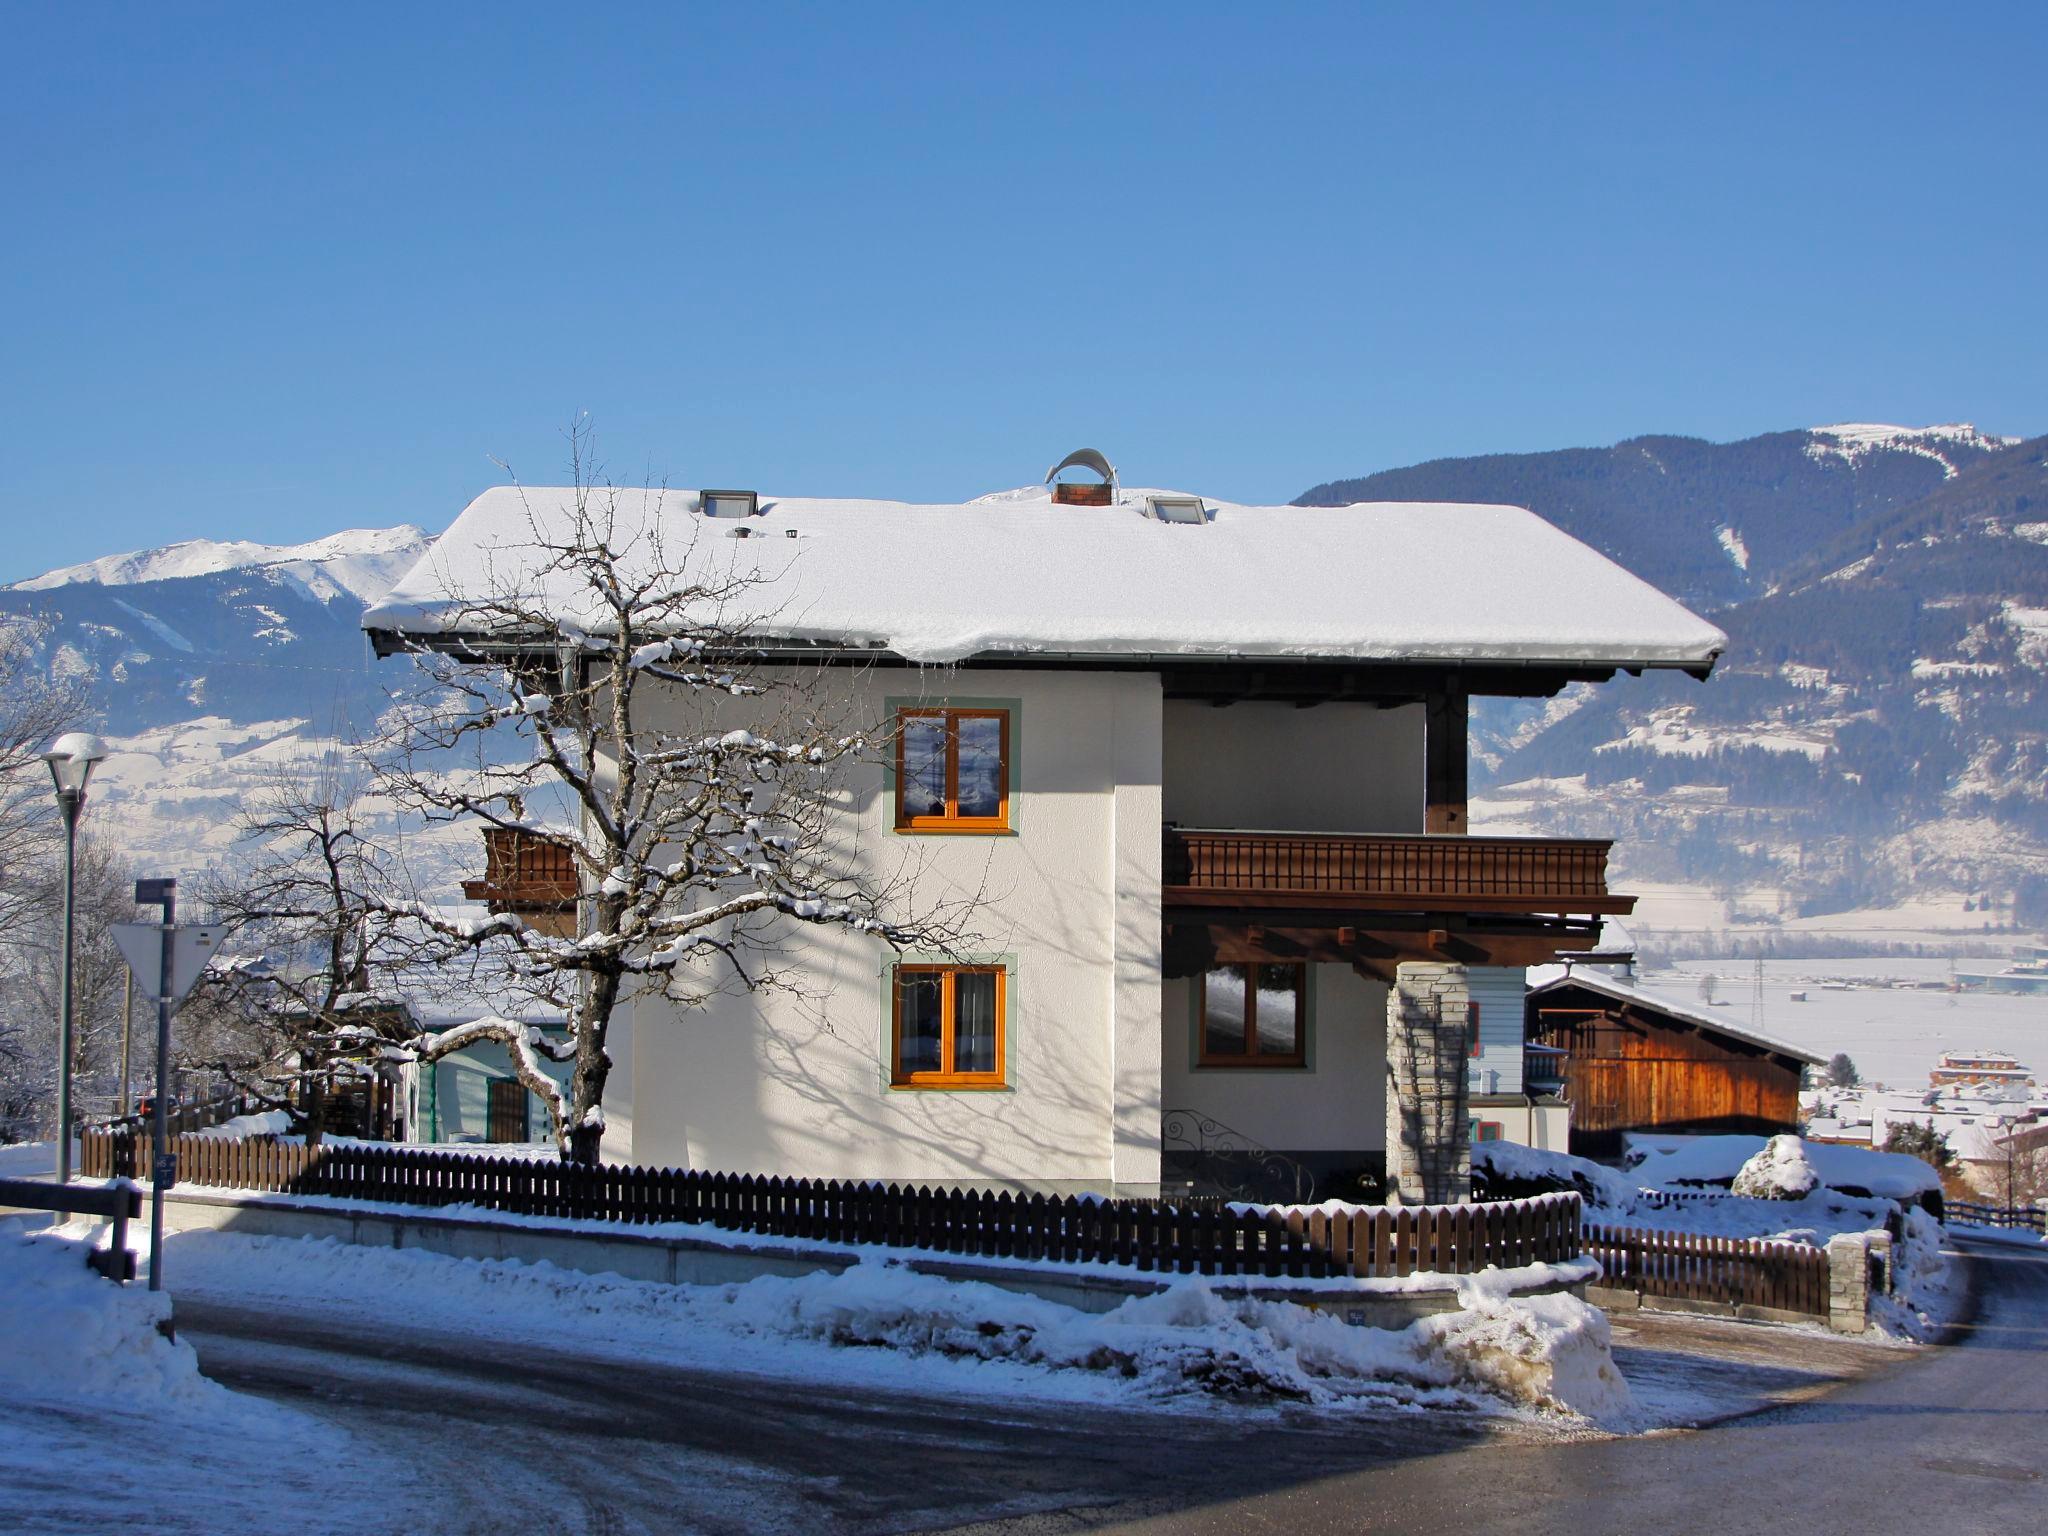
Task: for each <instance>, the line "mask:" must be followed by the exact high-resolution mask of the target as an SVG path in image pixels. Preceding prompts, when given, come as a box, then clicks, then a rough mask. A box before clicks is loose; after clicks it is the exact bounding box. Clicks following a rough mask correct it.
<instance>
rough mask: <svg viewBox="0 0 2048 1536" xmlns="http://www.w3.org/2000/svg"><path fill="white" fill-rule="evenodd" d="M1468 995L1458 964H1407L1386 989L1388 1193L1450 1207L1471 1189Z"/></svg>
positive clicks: (1405, 1201)
mask: <svg viewBox="0 0 2048 1536" xmlns="http://www.w3.org/2000/svg"><path fill="white" fill-rule="evenodd" d="M1471 1003H1472V995H1471V992H1470V990H1469V989H1468V987H1467V985H1466V979H1465V968H1464V967H1463V966H1462V965H1438V964H1433V963H1430V964H1421V963H1407V964H1403V965H1401V966H1400V967H1399V968H1398V969H1397V971H1396V973H1395V979H1394V985H1393V986H1391V987H1389V988H1388V989H1387V1198H1388V1200H1389V1201H1390V1202H1392V1203H1394V1204H1401V1205H1418V1204H1419V1205H1456V1204H1458V1203H1460V1202H1462V1201H1464V1200H1467V1199H1469V1198H1470V1197H1471V1193H1472V1141H1471V1127H1470V1124H1469V1122H1468V1120H1467V1118H1466V1116H1467V1110H1468V1097H1469V1092H1470V1090H1469V1086H1468V1082H1467V1079H1468V1077H1469V1074H1470V1070H1471V1069H1470V1065H1469V1063H1470V1060H1471V1054H1470V1053H1471V1039H1472V1035H1471V1017H1472V1010H1471Z"/></svg>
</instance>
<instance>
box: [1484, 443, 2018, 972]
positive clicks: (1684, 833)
mask: <svg viewBox="0 0 2048 1536" xmlns="http://www.w3.org/2000/svg"><path fill="white" fill-rule="evenodd" d="M1887 431H1889V429H1878V428H1858V429H1850V428H1836V429H1830V432H1831V433H1833V434H1836V436H1835V437H1834V439H1833V440H1834V441H1836V442H1837V443H1840V444H1845V445H1847V446H1846V447H1845V448H1844V455H1845V456H1850V455H1853V454H1854V453H1856V452H1861V451H1866V450H1867V451H1871V452H1876V451H1884V449H1885V446H1886V442H1888V440H1887V439H1885V438H1884V433H1885V432H1887ZM1964 431H1965V429H1960V428H1958V429H1928V430H1927V431H1926V432H1922V433H1915V434H1911V437H1912V438H1913V440H1914V442H1915V443H1916V444H1917V445H1919V446H1922V447H1926V448H1927V449H1928V451H1929V452H1937V451H1939V452H1944V453H1945V452H1948V451H1949V450H1950V449H1952V448H1953V447H1954V445H1955V444H1956V443H1957V442H1964V443H1971V442H1975V441H1978V440H1979V439H1978V438H1976V437H1975V436H1974V435H1970V436H1961V435H1959V434H1962V433H1964ZM1944 432H1946V433H1949V434H1951V435H1950V436H1946V437H1943V436H1939V435H1937V434H1940V433H1944ZM1859 433H1860V434H1862V436H1858V435H1857V434H1859ZM1815 436H1816V440H1817V441H1819V440H1820V439H1821V437H1822V436H1823V435H1822V434H1816V435H1815ZM1892 446H1894V447H1895V446H1896V445H1895V444H1894V445H1892ZM2044 508H2048V439H2036V440H2034V441H2032V442H2026V443H2021V444H2018V445H2016V446H2013V447H2011V448H2008V449H2004V450H2002V451H2000V452H1998V453H1996V454H1994V455H1991V456H1988V457H1979V458H1977V459H1976V460H1975V462H1973V463H1967V464H1965V467H1963V468H1961V469H1958V470H1956V471H1955V472H1954V473H1952V474H1945V475H1944V476H1943V478H1941V479H1940V481H1939V482H1938V483H1937V484H1936V486H1935V488H1934V489H1933V490H1932V491H1931V492H1930V493H1929V494H1928V495H1926V496H1923V497H1921V498H1918V499H1916V500H1913V501H1910V502H1906V503H1901V504H1898V505H1895V506H1891V507H1887V508H1885V509H1883V510H1881V511H1879V512H1877V513H1875V514H1873V515H1872V516H1871V517H1869V518H1867V519H1865V520H1864V521H1863V522H1862V523H1860V524H1858V525H1857V526H1856V527H1854V528H1851V529H1849V530H1846V531H1844V532H1843V533H1841V534H1839V535H1837V536H1835V537H1833V538H1831V539H1828V540H1826V541H1824V542H1823V543H1821V544H1819V545H1817V546H1815V547H1813V548H1811V549H1809V550H1808V551H1806V552H1805V553H1804V554H1803V555H1802V556H1800V557H1798V558H1795V559H1792V560H1789V561H1781V562H1780V563H1779V564H1778V565H1777V566H1776V568H1775V569H1774V570H1773V571H1772V572H1771V573H1770V580H1769V584H1768V585H1767V586H1766V587H1765V588H1764V590H1762V591H1761V592H1759V593H1758V594H1757V595H1755V596H1753V597H1751V598H1750V599H1748V600H1747V601H1744V602H1740V603H1736V604H1734V605H1732V606H1728V607H1723V608H1720V609H1718V610H1716V611H1715V612H1714V615H1713V617H1714V619H1715V621H1716V622H1717V623H1719V624H1720V625H1721V626H1722V627H1723V628H1724V629H1726V630H1727V631H1728V634H1729V637H1730V644H1729V649H1728V652H1727V654H1726V656H1725V657H1724V658H1723V661H1722V663H1721V666H1720V667H1719V668H1718V669H1717V671H1716V673H1715V676H1714V678H1713V679H1712V680H1711V681H1710V682H1708V683H1707V684H1705V685H1704V686H1697V687H1672V686H1670V685H1669V684H1668V683H1667V682H1665V681H1663V680H1655V679H1636V680H1629V679H1622V680H1617V681H1616V682H1615V683H1613V684H1611V685H1608V686H1606V687H1603V688H1599V689H1592V690H1577V691H1574V692H1573V693H1571V694H1568V695H1566V696H1565V697H1564V698H1563V699H1560V700H1554V701H1549V702H1548V704H1547V705H1546V706H1544V707H1542V708H1540V709H1539V708H1538V707H1536V706H1530V705H1524V706H1518V707H1513V708H1509V709H1505V710H1503V709H1499V708H1498V707H1495V708H1492V709H1490V710H1489V711H1488V712H1487V713H1486V715H1485V717H1484V725H1483V735H1484V739H1483V741H1482V742H1481V743H1480V748H1481V761H1482V763H1483V764H1484V765H1485V768H1486V770H1487V772H1486V779H1487V780H1488V784H1487V787H1486V788H1485V789H1484V791H1483V796H1484V804H1483V806H1481V807H1476V808H1475V812H1474V826H1475V829H1477V828H1478V827H1479V826H1480V825H1481V824H1482V821H1484V823H1485V824H1486V825H1487V826H1488V827H1489V828H1490V829H1494V830H1509V829H1513V830H1521V831H1530V832H1575V833H1584V834H1594V835H1609V836H1616V837H1619V838H1620V839H1622V843H1621V847H1620V848H1619V849H1618V850H1617V856H1618V860H1619V863H1620V866H1621V868H1622V870H1623V872H1624V879H1625V881H1627V882H1630V883H1632V885H1633V886H1636V887H1640V886H1641V885H1642V884H1643V883H1644V882H1651V883H1655V882H1670V883H1673V884H1675V885H1681V886H1690V887H1693V888H1695V889H1701V888H1704V889H1706V890H1711V891H1713V892H1715V893H1716V895H1717V904H1718V905H1719V906H1720V907H1721V908H1722V909H1723V916H1722V918H1721V919H1720V920H1721V921H1727V920H1728V917H1727V913H1728V912H1729V911H1734V910H1745V909H1746V911H1747V912H1748V914H1749V916H1750V918H1751V919H1752V920H1753V921H1754V922H1756V923H1761V924H1763V925H1764V926H1770V925H1771V924H1779V923H1782V924H1784V925H1786V927H1787V930H1788V931H1789V930H1790V928H1791V927H1792V926H1794V925H1799V924H1810V923H1812V922H1813V921H1816V920H1820V919H1826V918H1830V917H1842V918H1843V920H1844V921H1845V923H1847V925H1848V926H1859V925H1860V926H1868V927H1871V928H1872V929H1873V930H1877V929H1887V928H1888V929H1889V930H1890V931H1891V932H1893V933H1894V934H1897V935H1906V934H1910V933H1915V932H1919V933H1924V932H1927V931H1930V930H1933V929H1942V930H1947V931H1949V932H1952V933H1958V934H1964V933H1974V934H1976V935H1979V936H1981V937H1984V938H1986V939H1990V938H1991V937H1992V936H1993V935H1996V934H1999V933H2003V932H2006V931H2009V930H2010V929H2012V928H2015V927H2017V928H2019V929H2022V930H2038V929H2042V928H2048V809H2044V807H2048V522H2044ZM1852 913H1863V914H1889V916H1888V917H1887V918H1886V920H1885V921H1884V922H1877V921H1875V920H1874V919H1873V921H1871V922H1869V923H1859V922H1848V920H1847V917H1846V915H1847V914H1852Z"/></svg>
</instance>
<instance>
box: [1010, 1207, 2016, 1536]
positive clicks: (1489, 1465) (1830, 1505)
mask: <svg viewBox="0 0 2048 1536" xmlns="http://www.w3.org/2000/svg"><path fill="white" fill-rule="evenodd" d="M1960 1246H1961V1247H1962V1249H1963V1251H1964V1253H1965V1254H1966V1255H1967V1257H1968V1260H1969V1263H1970V1266H1971V1270H1972V1282H1973V1285H1974V1287H1975V1289H1976V1293H1977V1296H1978V1298H1979V1308H1978V1312H1977V1315H1976V1317H1975V1319H1974V1320H1973V1321H1972V1322H1970V1323H1968V1324H1965V1325H1964V1326H1963V1327H1962V1328H1961V1329H1960V1330H1959V1339H1958V1342H1957V1344H1956V1345H1955V1346H1954V1347H1952V1348H1944V1349H1931V1350H1928V1351H1925V1352H1924V1353H1919V1354H1915V1355H1912V1356H1910V1357H1906V1358H1904V1360H1903V1363H1901V1364H1900V1365H1899V1366H1898V1367H1896V1368H1894V1369H1891V1370H1886V1371H1883V1372H1880V1373H1878V1374H1875V1375H1872V1376H1869V1377H1866V1378H1864V1379H1862V1380H1860V1381H1856V1382H1852V1383H1851V1384H1849V1385H1847V1386H1844V1387H1842V1388H1841V1389H1839V1390H1838V1391H1835V1392H1832V1393H1829V1394H1828V1395H1827V1396H1825V1397H1822V1398H1819V1399H1817V1400H1815V1401H1813V1402H1810V1403H1804V1404H1801V1405H1799V1406H1797V1407H1792V1408H1784V1409H1779V1410H1776V1411H1773V1412H1769V1413H1762V1414H1756V1415H1753V1416H1751V1417H1748V1418H1742V1419H1736V1420H1733V1421H1731V1422H1728V1423H1725V1424H1721V1425H1718V1426H1716V1427H1714V1428H1712V1429H1708V1430H1703V1431H1699V1432H1680V1433H1674V1434H1665V1435H1657V1436H1652V1437H1650V1438H1647V1439H1638V1440H1606V1439H1600V1440H1584V1441H1577V1442H1571V1443H1565V1444H1548V1445H1534V1444H1532V1445H1501V1444H1497V1443H1496V1444H1483V1445H1477V1446H1474V1447H1471V1448H1469V1449H1464V1450H1455V1451H1452V1452H1450V1453H1448V1454H1446V1455H1443V1456H1439V1457H1435V1458H1432V1459H1429V1460H1407V1461H1395V1462H1392V1463H1391V1464H1389V1465H1384V1466H1375V1467H1365V1468H1355V1467H1351V1466H1345V1465H1344V1464H1343V1463H1342V1462H1337V1463H1333V1464H1332V1465H1331V1467H1330V1468H1327V1469H1325V1471H1324V1473H1323V1475H1321V1476H1318V1477H1314V1478H1310V1479H1304V1480H1302V1481H1299V1482H1296V1483H1293V1484H1292V1485H1290V1486H1287V1487H1283V1488H1278V1489H1273V1490H1270V1491H1260V1492H1253V1491H1247V1493H1246V1494H1245V1495H1243V1496H1240V1497H1238V1498H1234V1499H1229V1500H1226V1501H1223V1502H1220V1503H1216V1502H1207V1501H1204V1502H1201V1503H1199V1504H1179V1505H1175V1504H1173V1503H1171V1502H1167V1501H1156V1500H1155V1501H1152V1504H1151V1506H1150V1507H1147V1506H1146V1505H1145V1504H1142V1503H1136V1504H1132V1505H1129V1506H1126V1507H1125V1508H1123V1509H1121V1510H1113V1511H1096V1512H1094V1514H1093V1517H1092V1518H1082V1519H1064V1520H1055V1521H1045V1520H1025V1521H1004V1522H999V1523H996V1524H993V1525H989V1526H986V1527H982V1528H981V1529H987V1530H991V1531H994V1530H1001V1531H1005V1532H1013V1533H1016V1536H1024V1533H1027V1532H1036V1531H1047V1532H1051V1531H1061V1532H1064V1531H1072V1530H1084V1529H1085V1530H1113V1531H1118V1532H1127V1533H1132V1536H1136V1533H1146V1536H1151V1533H1164V1532H1169V1531H1171V1532H1175V1533H1183V1532H1196V1533H1199V1532H1231V1533H1233V1536H1235V1533H1238V1532H1244V1531H1264V1530H1273V1531H1282V1530H1284V1531H1289V1532H1300V1533H1305V1536H1314V1533H1319V1532H1338V1531H1343V1532H1355V1531H1430V1532H1442V1531H1446V1530H1492V1531H1510V1532H1515V1533H1518V1536H1519V1533H1531V1536H1547V1533H1558V1536H1566V1533H1569V1536H1595V1533H1604V1532H1623V1531H1626V1532H1631V1533H1634V1532H1659V1531H1683V1530H1710V1531H1712V1532H1714V1536H1741V1533H1747V1532H1773V1533H1788V1536H1882V1533H1891V1532H1899V1533H1912V1536H1928V1533H1933V1532H1938V1533H1940V1536H1975V1533H1978V1532H1986V1533H1992V1532H1995V1533H1998V1536H2011V1533H2013V1532H2017V1531H2033V1530H2039V1529H2041V1528H2042V1526H2043V1523H2044V1521H2048V1249H2044V1248H2041V1247H2038V1246H2037V1247H2022V1246H2018V1245H2014V1244H2005V1243H1995V1242H1984V1241H1973V1240H1971V1239H1970V1238H1968V1237H1967V1236H1965V1237H1962V1238H1961V1240H1960ZM1172 1459H1173V1458H1172V1456H1171V1455H1170V1454H1163V1455H1162V1457H1161V1470H1162V1473H1166V1474H1167V1475H1170V1472H1169V1468H1170V1465H1171V1461H1172ZM1339 1467H1341V1468H1342V1470H1337V1469H1338V1468H1339Z"/></svg>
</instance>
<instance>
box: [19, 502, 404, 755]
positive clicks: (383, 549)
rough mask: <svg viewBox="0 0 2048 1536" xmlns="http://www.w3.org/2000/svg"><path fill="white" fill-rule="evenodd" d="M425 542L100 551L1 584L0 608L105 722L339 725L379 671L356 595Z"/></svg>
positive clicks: (373, 590) (350, 717) (385, 583)
mask: <svg viewBox="0 0 2048 1536" xmlns="http://www.w3.org/2000/svg"><path fill="white" fill-rule="evenodd" d="M430 542H431V541H430V540H429V539H428V537H427V535H426V534H424V533H422V532H421V531H420V530H419V529H417V528H413V527H399V528H382V529H359V530H355V531H352V532H348V533H338V534H335V535H333V536H331V537H329V538H325V539H320V540H317V541H316V542H314V543H310V544H298V545H273V544H255V543H246V542H237V543H216V542H213V541H211V540H205V539H199V540H193V541H191V542H188V543H183V544H173V545H171V546H169V547H168V548H165V549H153V550H142V551H138V552H136V553H134V554H127V555H110V556H108V557H106V558H105V559H101V560H95V561H92V562H90V563H89V564H85V565H77V566H71V567H67V568H66V569H63V570H57V571H50V572H48V573H47V574H45V575H42V576H37V577H34V578H33V579H31V580H28V581H22V582H17V583H15V584H14V585H13V586H11V587H7V588H0V622H7V621H9V620H14V621H17V622H25V623H26V624H28V625H29V626H30V627H31V633H32V634H34V636H35V637H36V643H37V647H38V649H39V651H40V653H41V654H42V656H43V657H44V658H45V659H46V661H47V664H48V665H49V666H50V668H51V669H52V670H53V671H54V672H57V673H59V674H67V673H68V674H73V675H83V676H84V677H86V678H87V679H88V681H89V682H90V683H91V685H92V687H93V690H94V694H95V697H96V698H97V700H98V702H99V713H100V717H101V724H102V726H103V727H104V729H105V730H107V731H109V732H112V733H114V734H116V735H119V734H124V733H129V732H134V731H142V730H150V729H156V728H159V727H163V726H168V725H174V724H178V723H182V722H185V721H189V720H193V719H198V718H202V717H215V718H219V719H222V720H225V721H227V722H229V723H231V724H247V723H253V722H258V721H275V720H280V719H292V718H299V719H305V720H318V721H320V722H322V727H323V729H326V730H330V731H340V730H344V729H346V728H347V726H348V725H349V724H351V723H361V722H362V721H364V720H365V719H366V718H367V713H366V712H368V713H374V711H375V710H376V709H377V708H378V707H379V705H380V704H381V702H382V699H383V691H384V687H385V686H386V685H387V684H388V683H389V681H390V679H389V678H388V677H387V676H384V675H381V674H379V673H376V672H373V671H372V668H371V662H370V656H369V649H368V647H367V646H366V645H365V644H364V641H363V636H362V630H361V619H362V611H363V606H364V604H365V603H368V602H370V601H373V600H374V599H376V598H378V597H381V596H382V595H383V594H384V592H385V591H387V590H388V589H389V588H390V586H391V584H392V583H393V582H395V581H396V580H397V579H398V577H399V576H400V575H401V574H403V573H404V571H405V570H406V569H407V568H408V567H410V566H411V565H412V564H413V563H414V562H415V561H416V560H418V559H419V557H420V555H421V554H422V553H423V552H424V551H425V550H426V548H427V546H428V544H429V543H430Z"/></svg>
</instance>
